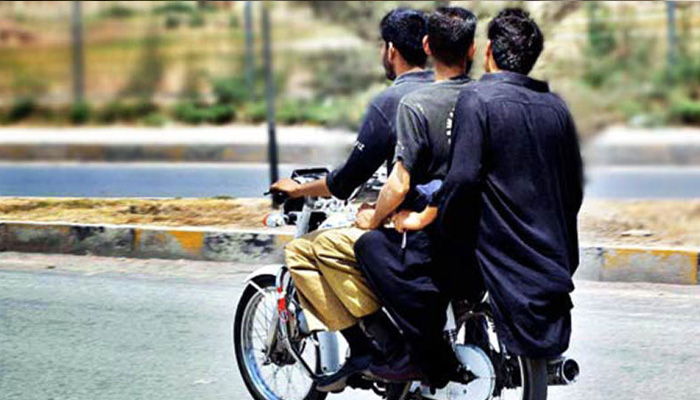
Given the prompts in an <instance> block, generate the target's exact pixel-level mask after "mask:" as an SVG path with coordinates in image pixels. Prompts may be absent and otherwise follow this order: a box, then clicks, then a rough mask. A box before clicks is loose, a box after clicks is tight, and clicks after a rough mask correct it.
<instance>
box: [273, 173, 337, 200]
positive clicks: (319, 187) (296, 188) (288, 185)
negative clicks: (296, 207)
mask: <svg viewBox="0 0 700 400" xmlns="http://www.w3.org/2000/svg"><path fill="white" fill-rule="evenodd" d="M270 190H272V191H277V192H282V193H286V194H287V196H289V197H291V198H293V199H296V198H297V197H304V196H309V197H329V196H331V191H330V190H329V189H328V184H327V183H326V178H325V177H323V178H321V179H319V180H316V181H313V182H307V183H304V184H299V183H298V182H297V181H295V180H294V179H290V178H284V179H280V180H279V181H277V182H275V183H274V184H272V186H270Z"/></svg>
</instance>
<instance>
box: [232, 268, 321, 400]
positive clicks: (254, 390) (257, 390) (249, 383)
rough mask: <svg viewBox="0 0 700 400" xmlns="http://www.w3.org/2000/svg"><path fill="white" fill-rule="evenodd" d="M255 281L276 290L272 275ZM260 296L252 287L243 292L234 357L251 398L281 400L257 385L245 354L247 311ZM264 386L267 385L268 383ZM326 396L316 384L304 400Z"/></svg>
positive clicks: (236, 319)
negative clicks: (319, 390) (244, 334)
mask: <svg viewBox="0 0 700 400" xmlns="http://www.w3.org/2000/svg"><path fill="white" fill-rule="evenodd" d="M253 281H254V282H255V284H256V285H258V286H259V287H260V288H262V289H263V290H265V289H274V287H275V277H274V276H271V275H263V276H258V277H256V278H254V279H253ZM259 296H260V294H259V293H258V291H257V290H256V289H255V288H254V287H253V286H252V285H247V286H246V288H245V290H244V291H243V294H242V295H241V299H240V301H239V302H238V305H237V306H236V311H235V315H234V319H233V350H234V355H235V357H236V363H237V365H238V370H239V372H240V374H241V377H242V378H243V382H244V383H245V385H246V388H247V389H248V392H249V393H250V394H251V396H253V398H254V399H255V400H281V398H280V397H278V396H277V395H275V394H274V393H273V392H272V390H270V389H268V390H265V388H264V387H262V386H261V383H260V382H258V383H257V384H256V381H255V379H254V377H253V376H252V375H251V368H250V367H251V366H250V365H249V359H248V358H247V357H246V356H245V354H244V352H245V349H244V343H243V342H244V340H243V332H244V329H245V328H246V327H245V326H244V323H245V321H244V319H245V318H246V310H247V309H248V307H249V304H250V303H251V302H253V301H256V298H259ZM316 360H317V361H318V360H319V357H318V352H316ZM246 366H248V368H246ZM258 381H259V379H258ZM263 384H265V385H266V382H265V383H263ZM326 396H327V393H322V392H318V391H317V390H316V383H315V382H314V383H312V384H311V387H310V389H309V390H308V392H307V393H306V394H305V396H304V397H303V399H302V400H324V399H325V398H326Z"/></svg>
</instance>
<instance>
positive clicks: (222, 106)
mask: <svg viewBox="0 0 700 400" xmlns="http://www.w3.org/2000/svg"><path fill="white" fill-rule="evenodd" d="M402 3H403V5H409V6H411V7H414V8H419V9H425V10H430V9H431V8H433V7H434V6H435V5H436V4H439V3H449V2H432V1H414V2H397V1H383V2H353V1H333V2H324V1H285V2H270V4H268V7H269V8H270V14H271V32H272V47H273V60H274V78H275V84H276V88H277V97H276V103H275V104H276V111H277V115H276V116H277V121H278V122H279V123H280V124H284V125H296V124H310V125H317V126H324V127H342V128H348V129H353V128H355V127H357V126H358V124H359V122H360V119H361V117H362V113H363V111H364V107H365V105H366V103H367V100H368V99H369V98H370V97H371V96H372V95H373V94H374V93H376V92H377V91H379V90H381V88H382V87H384V86H385V84H386V82H384V80H383V74H382V69H381V64H380V63H379V62H378V51H379V48H378V42H379V37H378V33H377V26H378V22H379V20H380V18H381V17H382V16H383V15H384V13H386V12H387V11H388V10H389V9H391V8H393V7H396V6H398V5H401V4H402ZM408 3H410V4H408ZM452 3H454V4H458V5H462V6H465V7H468V8H470V9H472V10H474V11H475V12H476V13H477V14H478V16H479V17H480V19H481V24H480V31H481V32H483V31H484V30H485V27H486V24H487V21H488V19H489V18H490V17H491V16H493V15H494V13H495V12H497V11H498V10H500V9H501V8H502V7H504V6H505V3H508V5H509V6H516V5H520V6H523V7H525V8H527V9H529V10H530V11H531V12H532V14H533V15H534V16H535V18H536V19H537V21H538V22H539V23H540V24H541V25H542V27H543V28H544V30H545V31H546V35H547V45H546V50H545V53H544V55H543V57H542V59H541V61H540V62H539V63H538V67H537V70H536V71H535V73H534V74H535V75H536V76H538V77H540V78H544V79H548V80H550V81H551V83H552V86H553V87H554V88H555V89H556V90H557V91H558V92H559V93H561V94H562V95H563V96H564V97H565V98H566V100H567V101H568V102H569V103H570V105H571V107H572V108H573V110H574V113H575V114H576V118H577V121H578V123H579V125H580V130H581V133H582V135H583V136H584V137H585V138H588V137H590V136H591V135H594V134H595V133H598V132H600V131H601V130H602V129H603V128H605V127H606V126H607V125H610V124H612V123H617V122H628V123H632V124H633V125H635V126H659V125H667V124H696V123H700V102H698V101H697V97H698V89H699V88H700V53H699V52H698V50H699V49H698V46H697V45H696V44H695V42H696V41H695V40H694V39H695V38H696V36H697V32H698V31H697V29H696V28H697V26H698V10H699V9H700V4H696V3H694V2H655V1H650V2H635V3H630V2H596V1H591V2H568V1H563V2H499V1H493V2H479V1H456V2H452ZM516 3H517V4H516ZM249 6H250V7H251V8H252V10H250V14H249V18H250V20H247V19H246V7H247V5H246V2H243V1H83V2H70V1H4V2H2V3H0V106H1V107H2V112H1V115H2V117H0V120H1V121H2V123H3V125H6V126H71V125H90V126H105V125H114V124H120V125H129V126H156V127H160V126H165V125H170V124H177V125H188V126H190V125H191V126H197V125H202V124H212V125H223V124H232V123H239V124H240V123H245V124H250V123H259V122H263V121H264V120H265V118H266V107H265V97H264V73H263V62H264V60H263V57H262V43H261V42H262V36H263V35H262V33H263V32H262V27H261V21H262V20H261V16H260V8H261V7H262V3H261V2H255V4H252V5H249ZM479 39H480V40H479V46H480V52H479V56H478V57H477V58H478V60H477V61H481V58H482V56H481V55H482V52H483V50H484V46H485V40H483V35H480V36H479ZM481 72H482V71H481V65H480V63H479V62H477V64H476V65H475V66H474V70H473V75H474V76H475V77H478V76H479V75H480V74H481Z"/></svg>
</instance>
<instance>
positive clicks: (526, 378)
mask: <svg viewBox="0 0 700 400" xmlns="http://www.w3.org/2000/svg"><path fill="white" fill-rule="evenodd" d="M520 368H521V370H522V375H521V376H522V380H523V387H522V399H523V400H546V399H547V361H546V360H533V359H530V358H524V357H520Z"/></svg>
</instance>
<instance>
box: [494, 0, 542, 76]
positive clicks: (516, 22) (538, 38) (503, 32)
mask: <svg viewBox="0 0 700 400" xmlns="http://www.w3.org/2000/svg"><path fill="white" fill-rule="evenodd" d="M488 38H489V40H490V41H491V52H492V54H493V59H494V61H495V62H496V65H497V66H498V68H499V69H502V70H505V71H512V72H518V73H521V74H528V73H530V71H532V68H533V67H534V66H535V63H536V62H537V58H538V57H539V56H540V54H541V53H542V49H543V48H544V36H543V35H542V31H541V30H540V28H539V26H537V23H535V21H534V20H533V19H532V18H530V14H529V13H528V12H527V11H524V10H522V9H519V8H506V9H504V10H502V11H501V12H499V13H498V15H496V17H495V18H494V19H493V20H491V22H490V23H489V29H488Z"/></svg>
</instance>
